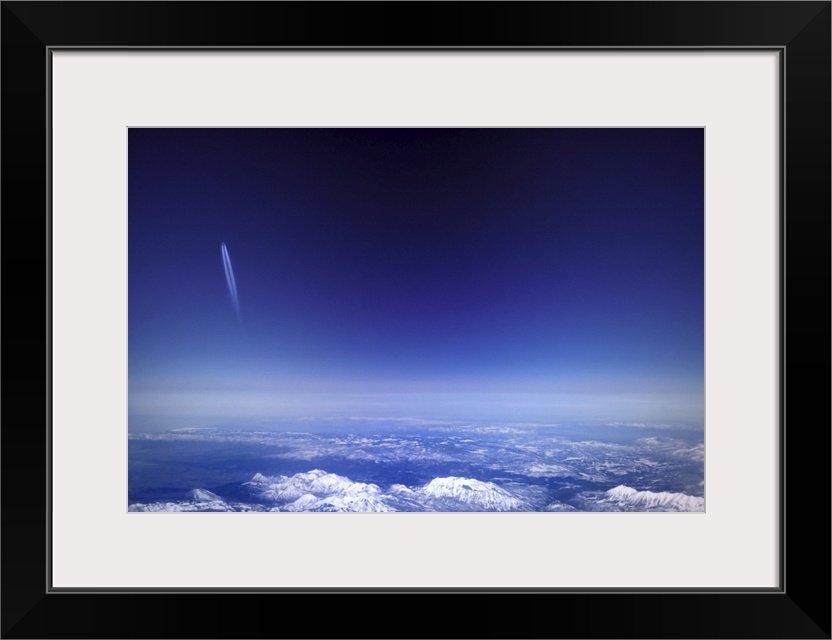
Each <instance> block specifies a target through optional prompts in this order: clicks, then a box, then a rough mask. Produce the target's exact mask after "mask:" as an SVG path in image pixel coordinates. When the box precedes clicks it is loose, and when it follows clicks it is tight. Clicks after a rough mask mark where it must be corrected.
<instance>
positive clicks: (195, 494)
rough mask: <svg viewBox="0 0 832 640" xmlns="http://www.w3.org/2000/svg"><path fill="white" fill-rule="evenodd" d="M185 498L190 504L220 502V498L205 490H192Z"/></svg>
mask: <svg viewBox="0 0 832 640" xmlns="http://www.w3.org/2000/svg"><path fill="white" fill-rule="evenodd" d="M187 497H188V499H189V500H190V501H191V502H222V498H220V497H219V496H218V495H217V494H216V493H211V492H210V491H208V490H207V489H193V490H192V491H188V496H187Z"/></svg>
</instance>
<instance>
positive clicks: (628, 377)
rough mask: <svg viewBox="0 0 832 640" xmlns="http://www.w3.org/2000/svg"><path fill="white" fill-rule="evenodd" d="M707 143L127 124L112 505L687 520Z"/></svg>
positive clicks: (698, 438)
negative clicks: (120, 494) (123, 423)
mask: <svg viewBox="0 0 832 640" xmlns="http://www.w3.org/2000/svg"><path fill="white" fill-rule="evenodd" d="M704 144H705V132H704V129H702V128H621V129H619V128H437V129H431V128H130V129H129V130H128V238H127V242H128V301H127V302H128V398H129V406H128V433H127V438H128V496H127V509H128V510H129V511H130V512H141V513H148V512H153V513H159V512H165V513H169V512H178V513H181V512H275V513H283V512H309V511H311V512H425V511H433V512H436V511H439V512H495V511H500V512H528V511H544V512H552V513H567V512H657V511H661V512H704V511H705V507H706V504H705V473H704V468H705V467H704V461H705V437H704V436H705V422H704V419H705V384H704V382H705V381H704V373H705V371H704V359H705V342H704V339H705V335H704V334H705V325H704V304H705V245H704V224H705V218H704V206H705V191H704V179H705V175H704V160H705V158H704ZM275 517H290V518H291V517H293V516H279V515H278V516H275ZM378 517H384V516H378ZM551 517H557V516H554V515H553V516H551ZM564 517H567V516H564Z"/></svg>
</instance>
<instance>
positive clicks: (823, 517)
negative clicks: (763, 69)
mask: <svg viewBox="0 0 832 640" xmlns="http://www.w3.org/2000/svg"><path fill="white" fill-rule="evenodd" d="M0 19H1V20H2V33H1V34H0V35H1V37H2V169H3V171H2V230H3V232H4V233H3V237H2V267H3V270H2V302H3V308H4V314H3V322H2V337H3V346H4V349H3V357H2V376H3V378H2V379H3V388H2V397H3V403H2V417H3V423H2V427H3V428H2V501H1V502H0V508H1V509H2V516H3V521H2V547H0V552H1V553H2V559H1V560H0V571H1V572H2V603H1V604H0V606H1V607H2V610H1V611H0V613H2V629H0V632H2V637H4V638H104V637H108V638H115V637H136V638H156V637H159V638H161V637H201V638H232V637H240V638H252V637H272V636H294V637H439V636H448V637H453V636H459V637H495V636H497V637H513V638H523V637H525V638H531V637H572V638H829V637H830V632H831V631H832V625H831V624H830V595H831V594H830V555H829V540H830V511H829V509H830V483H829V478H830V453H829V452H830V429H829V426H830V402H829V390H830V326H832V325H831V323H830V75H831V74H830V2H829V1H822V2H777V1H773V2H757V1H750V2H662V1H659V2H483V3H480V2H366V3H365V2H333V3H329V2H3V3H2V14H1V16H0ZM64 47H73V48H103V49H107V48H118V49H124V48H129V47H151V48H195V49H202V48H215V47H227V48H245V47H279V48H310V47H311V48H320V47H326V48H350V49H352V48H390V47H395V48H413V49H423V48H428V47H433V48H466V49H472V50H476V49H490V48H494V47H500V48H508V49H511V48H516V49H524V48H530V47H542V48H605V49H621V50H633V49H663V48H680V47H681V48H690V49H701V50H722V49H761V48H762V49H769V50H776V51H778V52H779V55H780V62H781V67H780V68H781V78H782V79H783V80H784V82H783V83H782V90H781V114H782V115H781V118H782V126H781V185H783V186H784V189H781V194H782V195H781V292H782V295H781V309H780V320H781V344H780V356H781V381H780V386H781V388H780V394H781V397H780V400H781V402H780V407H781V409H780V411H781V415H780V419H781V420H780V421H781V441H780V444H781V447H780V449H781V474H780V478H781V480H780V484H781V487H780V488H781V496H780V499H781V502H780V505H781V523H780V532H781V540H782V553H781V557H780V586H779V588H776V589H771V590H742V589H737V590H730V589H722V590H718V591H717V590H701V589H693V588H691V589H674V590H660V589H657V590H650V591H646V590H627V589H619V590H603V589H597V590H594V589H584V590H558V591H547V590H493V589H492V590H482V591H476V590H465V591H449V590H446V591H438V590H430V589H422V590H418V589H410V590H399V591H395V592H393V591H385V590H376V591H373V590H349V589H344V590H340V591H335V590H326V591H324V590H321V591H318V590H310V591H309V592H301V591H288V590H286V591H281V592H269V591H245V592H232V591H223V590H218V589H207V590H204V592H199V591H195V590H189V591H187V592H185V591H183V592H170V591H168V592H156V591H154V590H152V589H148V590H145V591H144V592H131V591H123V590H122V591H118V592H110V591H107V590H105V589H99V590H95V591H74V592H73V591H66V590H65V591H63V592H58V591H56V590H54V589H52V588H51V586H50V578H49V553H48V549H49V545H48V542H49V532H50V528H49V527H50V517H49V496H50V482H51V480H50V478H51V476H50V459H49V455H48V453H49V427H50V404H49V399H50V397H51V396H50V377H49V362H50V343H49V336H50V335H51V327H50V307H49V302H50V299H51V291H50V289H49V282H50V280H49V256H50V242H49V240H50V235H49V233H50V201H49V184H50V182H49V176H50V174H49V170H50V149H49V137H48V131H49V123H50V120H49V117H50V111H49V103H48V96H49V82H50V75H49V70H50V56H51V53H50V52H51V51H53V50H55V49H59V48H64ZM738 259H741V248H738ZM807 495H808V496H810V499H809V500H808V501H807V500H806V499H805V496H807ZM587 561H588V562H591V558H588V559H587ZM136 591H137V590H136ZM519 596H523V597H522V598H521V597H519ZM460 598H465V603H464V604H465V608H462V605H463V602H462V601H461V600H460ZM472 598H473V600H474V601H473V602H470V600H471V599H472ZM309 607H312V608H313V609H312V611H315V610H316V609H317V611H318V613H317V614H315V615H313V616H311V617H310V616H309V615H308V613H305V612H306V610H307V608H309ZM384 619H387V620H396V621H397V622H398V624H397V625H396V626H395V627H389V626H387V625H386V624H384V623H383V622H382V620H384ZM293 620H303V622H301V623H300V625H301V626H298V623H296V622H293ZM449 620H450V621H452V622H451V624H450V626H449V625H448V621H449Z"/></svg>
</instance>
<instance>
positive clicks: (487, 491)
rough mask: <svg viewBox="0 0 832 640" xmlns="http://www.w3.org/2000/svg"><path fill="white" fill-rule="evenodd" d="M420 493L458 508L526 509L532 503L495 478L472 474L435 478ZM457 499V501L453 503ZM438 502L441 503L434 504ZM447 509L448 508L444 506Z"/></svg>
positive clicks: (445, 504)
mask: <svg viewBox="0 0 832 640" xmlns="http://www.w3.org/2000/svg"><path fill="white" fill-rule="evenodd" d="M415 493H417V494H419V495H421V496H424V497H426V498H428V499H429V502H434V503H437V502H438V503H440V504H442V505H443V506H445V507H446V508H448V507H456V508H454V509H448V510H455V511H465V510H471V511H524V510H527V509H528V508H529V505H528V504H527V503H526V502H525V501H524V500H521V499H520V498H517V497H516V496H514V495H513V494H511V493H509V492H508V491H506V490H505V489H502V488H501V487H498V486H497V485H496V484H494V483H493V482H483V481H481V480H475V479H473V478H457V477H454V476H450V477H447V478H434V479H433V480H431V481H430V482H429V483H428V484H426V485H425V486H423V487H421V488H420V489H417V490H416V492H415ZM454 503H456V504H454ZM435 506H438V505H435ZM442 510H445V509H442Z"/></svg>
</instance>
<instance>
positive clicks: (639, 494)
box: [598, 484, 705, 511]
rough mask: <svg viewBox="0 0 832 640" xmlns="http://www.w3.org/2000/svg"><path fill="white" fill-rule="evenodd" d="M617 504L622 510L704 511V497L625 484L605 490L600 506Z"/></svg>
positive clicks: (599, 502)
mask: <svg viewBox="0 0 832 640" xmlns="http://www.w3.org/2000/svg"><path fill="white" fill-rule="evenodd" d="M605 503H606V505H610V506H618V507H621V510H624V511H705V498H700V497H697V496H689V495H687V494H685V493H671V492H668V491H658V492H656V491H637V490H636V489H633V488H632V487H628V486H626V485H623V484H621V485H618V486H617V487H615V488H613V489H610V490H609V491H606V492H605V493H604V494H603V497H602V498H601V499H600V500H599V501H598V504H599V506H600V507H602V508H603V507H604V506H606V505H605Z"/></svg>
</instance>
